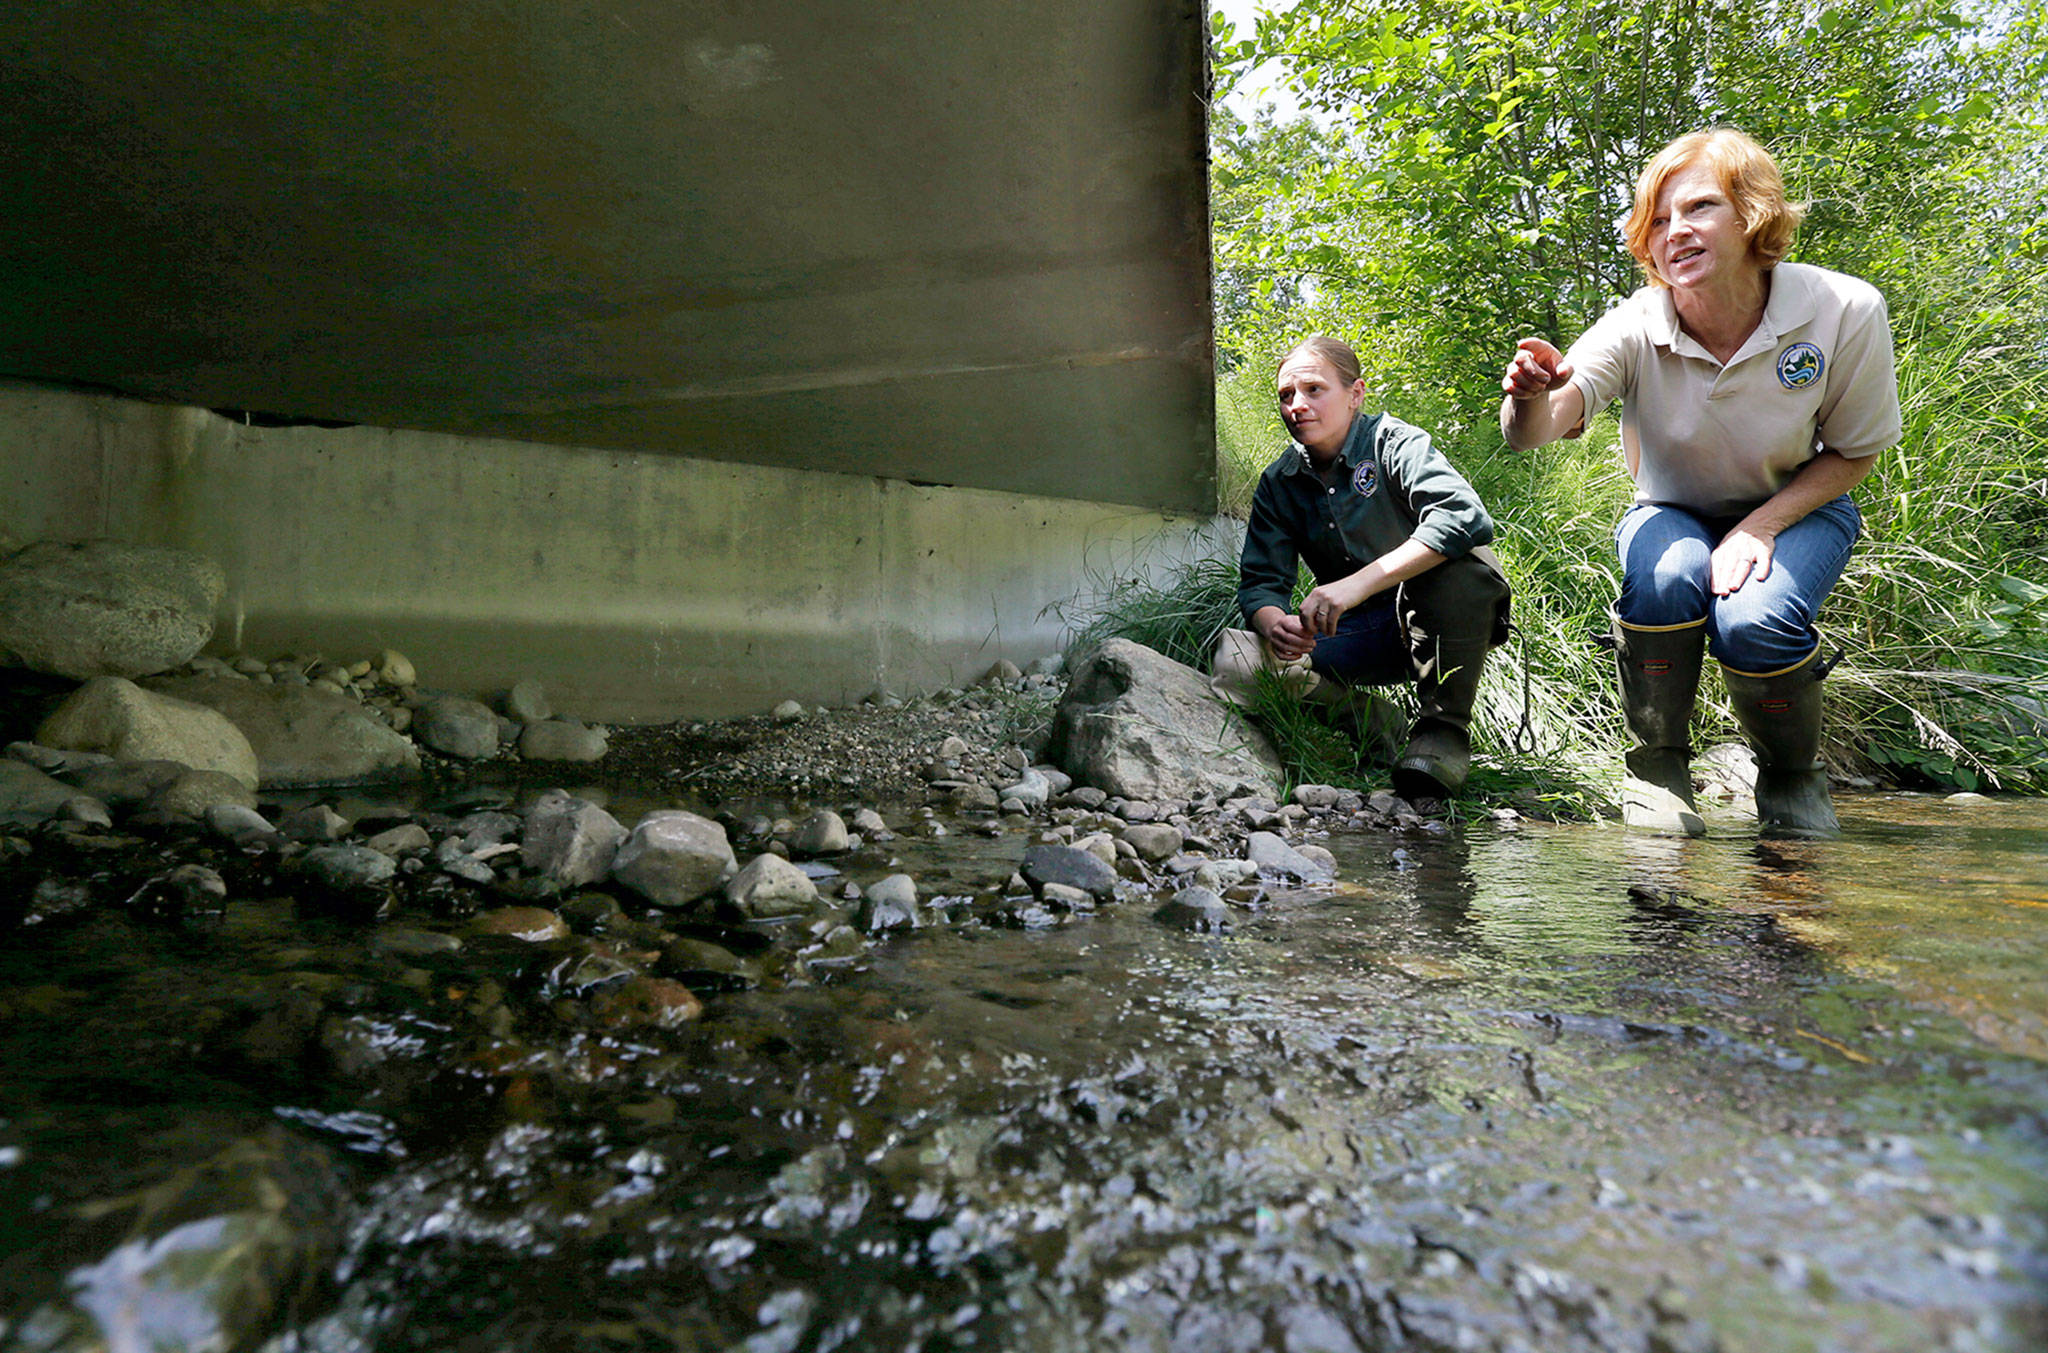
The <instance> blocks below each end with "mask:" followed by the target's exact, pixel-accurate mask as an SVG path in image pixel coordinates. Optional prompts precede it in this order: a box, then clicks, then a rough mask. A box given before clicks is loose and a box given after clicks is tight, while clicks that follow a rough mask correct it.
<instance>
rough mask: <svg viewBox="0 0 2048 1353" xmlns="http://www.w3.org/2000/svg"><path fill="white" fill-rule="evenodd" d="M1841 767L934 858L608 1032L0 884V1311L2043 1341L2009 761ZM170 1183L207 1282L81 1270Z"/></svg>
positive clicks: (2028, 948) (818, 1343)
mask: <svg viewBox="0 0 2048 1353" xmlns="http://www.w3.org/2000/svg"><path fill="white" fill-rule="evenodd" d="M1843 817H1844V819H1845V822H1846V823H1847V825H1848V827H1849V831H1850V836H1849V839H1848V840H1846V841H1843V842H1837V843H1829V844H1823V845H1783V846H1775V847H1773V846H1761V845H1759V844H1758V843H1757V842H1756V841H1755V840H1754V839H1753V837H1751V836H1749V835H1747V834H1745V833H1744V832H1743V831H1742V830H1741V828H1740V826H1739V825H1738V824H1732V823H1730V824H1720V823H1717V824H1715V825H1716V828H1717V831H1716V834H1715V835H1713V836H1712V837H1710V838H1708V839H1706V840H1701V841H1664V840H1646V839H1643V838H1638V837H1632V836H1629V835H1625V834H1623V833H1622V832H1620V831H1619V830H1616V829H1612V828H1607V829H1602V828H1589V827H1551V826H1541V825H1536V824H1531V823H1506V824H1492V823H1476V824H1470V825H1467V826H1464V827H1461V828H1458V829H1455V830H1452V831H1449V832H1442V833H1423V832H1417V833H1406V834H1394V835H1386V834H1371V835H1365V834H1357V835H1354V834H1338V835H1334V836H1331V837H1329V838H1328V839H1327V840H1326V842H1325V844H1327V845H1328V846H1329V848H1330V849H1331V850H1332V851H1334V852H1335V853H1336V855H1337V857H1338V860H1339V862H1340V865H1341V878H1342V882H1341V883H1339V884H1338V885H1336V886H1335V887H1332V888H1323V889H1316V890H1305V891H1281V892H1272V893H1268V894H1267V895H1266V896H1265V897H1264V898H1263V899H1261V900H1260V902H1259V903H1258V905H1257V906H1256V907H1254V908H1252V909H1249V910H1240V911H1239V912H1238V913H1237V918H1236V927H1235V929H1234V931H1233V932H1232V933H1229V934H1226V935H1197V934H1185V933H1181V932H1178V931H1175V930H1170V929H1168V928H1166V927H1164V926H1162V925H1161V924H1160V923H1158V922H1156V921H1154V920H1153V919H1152V918H1151V917H1150V915H1149V913H1150V911H1151V910H1152V903H1151V902H1150V901H1149V900H1148V901H1144V902H1138V901H1133V902H1130V903H1125V904H1119V905H1115V906H1111V907H1106V908H1104V909H1103V910H1102V911H1101V912H1100V913H1098V914H1096V915H1094V916H1092V917H1087V918H1077V919H1076V920H1075V921H1074V922H1073V923H1071V924H1064V925H1057V926H1047V927H1044V928H1038V929H1011V928H1002V927H998V926H993V925H986V924H978V923H976V922H975V921H974V920H973V919H972V913H971V911H970V910H969V909H967V908H966V907H964V906H963V908H962V909H961V910H960V911H959V913H958V915H957V918H956V919H957V923H956V924H953V925H944V926H933V927H929V928H926V929H922V930H919V931H917V932H915V933H912V934H907V935H904V936H902V937H900V938H896V939H893V940H889V941H886V942H883V943H880V944H878V945H877V946H876V947H875V948H873V949H872V950H871V951H870V952H869V953H868V954H867V955H866V957H864V958H861V959H858V960H856V961H854V962H852V963H849V964H845V965H841V966H827V967H819V968H816V969H815V970H812V971H810V972H809V973H808V974H806V973H805V972H804V971H803V970H801V969H799V970H798V971H797V972H796V974H795V978H796V980H794V981H792V982H791V983H790V984H789V985H787V986H786V987H781V988H776V989H770V988H762V989H759V990H751V991H749V990H733V991H728V992H724V993H720V994H712V995H708V996H707V997H706V998H705V1012H704V1015H703V1017H702V1018H701V1019H700V1020H698V1021H696V1022H695V1023H692V1024H690V1025H687V1026H685V1027H682V1028H680V1029H677V1030H674V1031H671V1032H660V1031H645V1032H641V1033H636V1034H633V1035H631V1036H624V1035H619V1034H614V1033H607V1032H604V1031H603V1030H602V1029H599V1028H594V1027H592V1026H591V1025H590V1024H589V1022H588V1021H586V1020H581V1019H579V1018H578V1017H577V1016H576V1013H575V1010H574V1008H573V1007H574V1002H573V1001H572V1000H570V999H569V997H568V995H566V994H565V992H566V988H565V986H564V984H563V983H562V982H561V981H560V980H559V979H556V978H551V979H546V980H543V979H539V978H536V977H535V976H534V975H533V964H532V961H531V959H530V958H529V957H527V956H525V954H524V953H523V952H522V949H521V946H520V945H518V944H517V942H513V941H503V942H499V943H497V944H487V943H483V942H478V941H472V942H471V943H469V944H468V945H467V946H466V947H465V948H463V949H462V950H460V951H451V952H447V953H434V952H428V951H424V950H422V951H418V952H406V953H396V952H393V951H392V950H391V949H390V948H389V947H388V946H387V947H384V948H379V947H377V946H376V945H374V944H373V943H372V942H371V939H372V936H373V933H374V931H375V928H374V927H365V926H362V925H359V924H354V923H351V922H348V921H346V920H344V919H340V918H333V917H329V916H325V915H321V914H318V913H314V912H311V911H309V910H308V909H306V908H302V907H299V906H296V905H295V904H294V903H293V902H292V900H291V899H289V898H276V899H270V900H265V901H241V900H237V901H234V902H231V903H230V905H229V907H228V911H227V913H226V916H225V918H224V920H223V921H222V923H221V924H219V925H216V926H212V927H203V928H195V927H192V926H187V925H179V924H175V923H169V922H164V921H160V920H152V919H150V918H149V917H147V916H143V915H137V914H133V913H130V912H124V911H120V910H118V909H105V908H101V909H96V910H91V911H86V912H82V913H80V914H78V915H77V916H75V917H72V918H69V919H68V920H65V921H63V922H61V923H59V922H51V923H48V924H45V925H41V926H37V927H33V928H30V929H25V930H18V931H15V932H13V933H11V934H8V935H6V936H5V937H4V939H0V1016H4V1023H0V1117H4V1122H0V1280H4V1286H0V1298H4V1299H5V1301H6V1303H7V1304H8V1306H9V1307H10V1308H11V1309H12V1310H13V1311H14V1312H15V1316H14V1318H13V1320H12V1323H11V1324H10V1325H9V1326H8V1327H7V1329H8V1333H6V1334H0V1346H4V1345H6V1344H7V1343H8V1341H9V1339H10V1338H11V1339H12V1340H13V1342H14V1344H15V1345H16V1346H19V1347H23V1348H30V1347H36V1348H42V1347H64V1346H83V1345H71V1344H65V1343H64V1342H63V1339H65V1338H68V1337H72V1336H71V1335H67V1334H66V1333H65V1330H67V1329H75V1328H76V1325H75V1323H74V1324H73V1325H69V1326H67V1325H65V1323H64V1322H63V1321H61V1320H57V1319H55V1318H54V1317H52V1316H51V1314H50V1313H51V1312H52V1311H61V1310H91V1311H93V1312H94V1313H95V1315H97V1316H98V1317H99V1318H100V1323H101V1324H102V1326H103V1327H108V1328H112V1327H115V1326H118V1325H120V1322H121V1321H122V1320H124V1319H125V1320H128V1321H130V1323H131V1325H132V1324H133V1322H134V1321H135V1320H136V1319H137V1318H147V1319H149V1320H151V1321H153V1322H154V1325H155V1327H157V1328H159V1329H163V1328H171V1327H176V1328H180V1329H183V1330H185V1331H186V1333H185V1334H184V1335H182V1336H181V1338H182V1340H183V1341H182V1342H177V1341H172V1342H168V1343H165V1344H163V1345H162V1346H164V1347H178V1348H186V1347H189V1348H198V1347H213V1346H221V1345H222V1344H224V1343H225V1342H228V1341H229V1340H230V1338H231V1337H233V1338H239V1339H240V1340H241V1341H242V1343H243V1344H244V1345H250V1344H253V1343H260V1342H261V1341H262V1340H263V1339H265V1338H267V1339H268V1341H269V1343H268V1347H269V1348H270V1349H271V1350H272V1353H285V1350H322V1351H327V1350H333V1351H335V1353H339V1351H340V1350H353V1349H373V1348H374V1349H435V1350H446V1349H480V1350H481V1349H500V1348H504V1349H522V1350H523V1349H534V1350H554V1349H568V1350H627V1349H649V1350H656V1349H659V1350H672V1349H683V1350H687V1349H746V1350H755V1351H757V1353H797V1351H799V1350H828V1349H836V1348H849V1349H852V1348H858V1349H867V1348H888V1349H897V1348H902V1349H969V1348H975V1349H1052V1350H1059V1349H1076V1350H1079V1349H1186V1350H1210V1349H1217V1350H1228V1349H1267V1348H1270V1349H1284V1350H1289V1351H1290V1353H1310V1351H1311V1350H1350V1349H1360V1350H1372V1349H1392V1348H1417V1349H1464V1348H1476V1349H1492V1348H1499V1349H1529V1350H1556V1349H1578V1348H1599V1349H1644V1350H1704V1349H1711V1348H1716V1347H1718V1348H1721V1349H1725V1350H1728V1351H1729V1353H1735V1351H1736V1350H1756V1349H1762V1350H1778V1349H1787V1350H1790V1349H1845V1350H1872V1349H1898V1350H1916V1351H1917V1350H1928V1349H1958V1350H1965V1349H2001V1350H2022V1349H2039V1348H2043V1347H2048V804H2043V803H2040V802H2037V801H2036V802H2000V803H1996V804H1989V805H1986V804H1978V805H1974V806H1972V805H1962V804H1951V803H1948V802H1945V801H1943V800H1940V799H1934V798H1921V797H1909V796H1895V797H1887V796H1870V797H1863V798H1858V799H1854V800H1851V801H1849V802H1847V803H1846V804H1845V805H1844V811H1843ZM1724 828H1725V830H1724ZM1026 839H1027V838H1026V837H1025V836H1024V835H1023V834H1021V833H1019V834H1013V835H1010V836H1007V837H1004V838H997V839H984V838H981V837H977V836H972V835H954V836H949V837H945V838H941V839H937V840H923V839H910V838H905V839H902V840H899V841H898V842H896V843H895V845H894V847H893V848H894V849H895V851H896V854H897V856H898V857H899V858H900V861H901V864H900V867H902V868H905V869H907V870H908V871H909V872H911V873H912V874H914V875H916V876H917V877H918V878H919V880H920V883H921V885H922V886H923V888H924V890H925V892H926V893H928V894H929V893H933V892H938V893H942V894H944V893H953V894H957V895H960V896H961V897H963V898H964V897H966V896H969V895H972V894H975V893H976V892H977V891H980V890H985V889H986V888H988V887H990V886H992V885H996V886H999V885H1000V882H1001V880H1002V879H1004V878H1006V877H1007V875H1008V873H1009V871H1010V870H1011V868H1012V867H1013V865H1014V862H1015V860H1016V859H1017V858H1018V856H1019V855H1020V854H1021V852H1022V850H1023V847H1024V844H1025V842H1026ZM871 872H880V871H879V869H877V870H875V871H871ZM728 938H729V937H728ZM550 982H552V983H553V985H550V984H549V983H550ZM229 1142H236V1143H239V1144H240V1145H239V1146H238V1147H237V1148H236V1149H237V1150H238V1151H239V1152H240V1153H241V1154H240V1155H235V1154H234V1153H232V1152H231V1153H230V1156H229V1157H228V1158H226V1159H222V1158H219V1157H218V1156H217V1153H218V1152H220V1150H221V1148H222V1146H223V1144H225V1143H229ZM210 1158H211V1164H204V1163H205V1162H208V1161H209V1159H210ZM202 1166H203V1168H202ZM252 1180H253V1181H257V1182H258V1183H259V1184H266V1185H268V1186H270V1187H271V1194H270V1206H269V1210H268V1211H264V1210H263V1204H262V1202H261V1200H258V1202H256V1203H250V1204H247V1205H244V1203H243V1201H242V1200H241V1199H240V1195H239V1194H238V1193H237V1189H241V1190H242V1191H245V1192H246V1191H249V1190H250V1189H251V1188H255V1186H254V1185H252V1184H251V1182H250V1181H252ZM166 1181H169V1182H166ZM152 1190H153V1191H152ZM138 1191H142V1192H141V1193H138ZM255 1191H256V1192H261V1191H262V1190H261V1188H255ZM123 1197H127V1198H129V1200H130V1201H129V1203H128V1204H127V1205H126V1210H125V1211H124V1210H122V1209H121V1208H117V1207H115V1206H114V1205H112V1204H108V1203H105V1202H104V1201H102V1202H100V1203H99V1205H97V1206H95V1200H108V1199H120V1198H123ZM137 1197H140V1198H141V1199H143V1200H144V1201H143V1202H141V1203H137V1202H135V1199H136V1198H137ZM280 1197H283V1198H287V1199H288V1200H289V1203H288V1205H285V1206H280V1205H279V1204H278V1199H279V1198H280ZM237 1207H240V1208H242V1210H241V1211H240V1212H236V1211H235V1209H236V1208H237ZM138 1208H139V1209H140V1210H141V1212H142V1213H144V1214H149V1215H153V1217H154V1222H155V1231H154V1234H156V1235H157V1236H159V1237H164V1236H165V1233H166V1232H167V1231H169V1237H168V1238H162V1239H159V1240H158V1241H157V1242H156V1243H155V1247H154V1248H153V1249H152V1248H151V1247H150V1246H148V1245H146V1244H143V1243H142V1242H141V1241H138V1240H136V1239H134V1237H135V1236H136V1235H137V1234H138V1232H136V1231H134V1230H133V1229H132V1228H131V1229H130V1230H126V1231H124V1230H122V1229H120V1228H121V1227H122V1226H129V1225H130V1219H132V1216H133V1215H134V1214H135V1213H136V1211H137V1209H138ZM152 1209H153V1213H152ZM209 1211H210V1212H212V1213H217V1214H232V1215H236V1216H241V1217H244V1218H246V1217H249V1216H261V1217H265V1218H268V1219H269V1220H268V1222H267V1223H266V1224H267V1225H269V1226H271V1227H272V1228H273V1229H272V1230H271V1231H270V1232H268V1233H266V1235H267V1239H266V1238H265V1237H263V1236H257V1237H253V1238H250V1239H248V1240H247V1241H246V1242H245V1249H244V1252H245V1253H246V1252H248V1250H249V1249H254V1250H256V1251H259V1252H260V1253H262V1254H263V1255H264V1256H265V1259H264V1263H265V1264H266V1265H267V1267H265V1268H264V1269H263V1278H262V1281H260V1282H253V1283H252V1282H248V1281H244V1285H243V1289H238V1290H245V1289H246V1290H245V1295H246V1294H247V1292H248V1291H253V1292H254V1294H255V1295H253V1296H250V1297H249V1304H250V1305H251V1306H252V1308H260V1310H262V1311H267V1312H269V1314H268V1315H267V1316H263V1317H261V1318H251V1319H250V1320H249V1321H248V1322H247V1323H246V1324H245V1325H244V1326H243V1327H240V1328H242V1329H243V1331H244V1332H242V1333H241V1334H239V1335H233V1336H230V1335H228V1334H224V1333H222V1330H223V1329H225V1328H227V1324H228V1322H225V1321H223V1320H222V1319H221V1318H220V1317H219V1316H218V1311H217V1309H216V1310H213V1311H211V1312H209V1310H207V1309H201V1305H202V1304H195V1303H194V1302H192V1301H191V1300H189V1299H186V1298H182V1297H180V1296H179V1290H186V1289H189V1288H191V1287H194V1286H198V1285H202V1284H201V1283H200V1280H199V1279H193V1280H192V1281H191V1282H188V1283H186V1287H185V1289H179V1290H173V1289H176V1288H178V1284H177V1283H175V1282H171V1281H169V1280H162V1279H152V1280H151V1282H152V1283H153V1284H154V1285H153V1286H152V1285H150V1284H143V1285H142V1287H141V1288H140V1289H138V1288H137V1286H136V1285H135V1284H133V1283H130V1284H129V1285H128V1286H126V1287H124V1286H123V1285H122V1281H123V1275H124V1274H125V1275H128V1276H129V1277H132V1276H133V1274H134V1273H135V1272H137V1271H139V1270H141V1269H143V1268H146V1267H148V1265H149V1264H151V1263H153V1262H155V1261H156V1260H159V1259H161V1258H162V1257H163V1256H164V1254H166V1253H168V1252H169V1251H171V1250H174V1249H175V1248H176V1244H177V1243H182V1242H178V1241H177V1237H178V1236H181V1235H183V1236H187V1239H188V1240H191V1239H192V1237H191V1236H189V1235H187V1233H188V1232H191V1231H192V1230H193V1227H194V1226H196V1225H198V1224H199V1223H198V1221H196V1220H193V1219H203V1218H205V1217H206V1216H207V1214H208V1213H209ZM181 1218H184V1219H186V1225H185V1229H184V1230H183V1231H175V1230H170V1228H171V1227H172V1225H173V1224H174V1223H176V1222H178V1221H179V1220H180V1219H181ZM96 1220H97V1224H98V1228H99V1229H97V1230H96V1229H95V1222H96ZM109 1228H112V1229H109ZM217 1230H218V1227H216V1228H215V1231H206V1232H204V1233H203V1234H201V1235H200V1236H199V1237H198V1240H197V1241H194V1250H193V1252H194V1253H195V1254H200V1253H204V1254H209V1255H210V1254H215V1253H217V1249H206V1248H205V1245H203V1244H200V1243H199V1242H200V1241H205V1242H208V1243H211V1242H213V1241H217V1240H218V1235H217V1234H216V1232H217ZM123 1236H128V1237H130V1239H129V1240H128V1242H127V1243H125V1244H124V1243H123V1240H122V1238H123ZM266 1246H267V1248H266ZM195 1262H199V1261H195ZM138 1290H141V1291H142V1292H143V1296H142V1297H137V1296H136V1295H135V1293H136V1291H138ZM124 1294H125V1295H124ZM211 1300H213V1303H214V1307H215V1308H217V1307H219V1305H220V1304H221V1301H222V1300H223V1299H221V1298H218V1297H217V1296H216V1297H215V1298H212V1299H211ZM180 1301H183V1302H184V1304H183V1305H180V1304H179V1303H180ZM123 1302H126V1305H125V1306H123ZM152 1302H154V1303H157V1305H156V1306H155V1307H152V1306H151V1305H150V1303H152ZM67 1303H68V1305H67ZM138 1303H139V1305H138ZM116 1308H119V1309H116ZM34 1311H40V1312H42V1315H41V1316H28V1318H23V1317H24V1315H26V1314H27V1313H29V1312H34ZM179 1320H182V1321H184V1324H183V1325H178V1324H177V1322H178V1321H179ZM210 1322H211V1323H210ZM266 1322H267V1326H266ZM250 1330H255V1331H257V1333H249V1332H248V1331H250ZM209 1338H212V1339H214V1340H215V1343H213V1344H208V1343H207V1342H206V1340H207V1339H209ZM113 1346H114V1347H141V1346H143V1345H140V1344H128V1345H123V1344H121V1343H120V1342H119V1341H118V1340H117V1341H116V1342H115V1343H114V1344H113Z"/></svg>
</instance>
